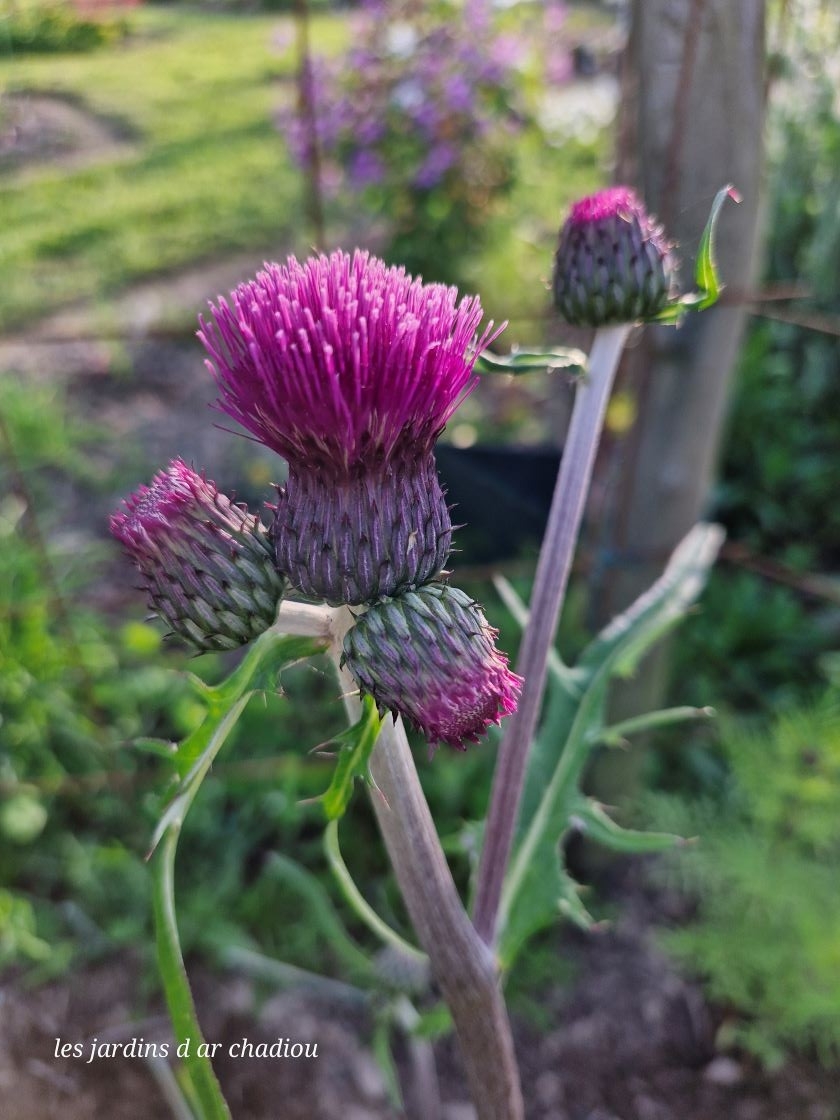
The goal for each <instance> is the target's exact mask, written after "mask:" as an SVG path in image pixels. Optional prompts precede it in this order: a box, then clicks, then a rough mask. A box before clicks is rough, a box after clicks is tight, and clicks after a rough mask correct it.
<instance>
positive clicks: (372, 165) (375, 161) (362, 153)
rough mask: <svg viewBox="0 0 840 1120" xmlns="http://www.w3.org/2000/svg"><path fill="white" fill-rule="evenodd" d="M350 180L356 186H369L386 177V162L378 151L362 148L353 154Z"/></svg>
mask: <svg viewBox="0 0 840 1120" xmlns="http://www.w3.org/2000/svg"><path fill="white" fill-rule="evenodd" d="M349 174H350V181H351V183H352V184H353V186H355V187H369V186H373V185H375V184H376V183H381V182H382V181H383V179H384V178H385V174H386V170H385V164H384V163H383V162H382V159H381V157H380V156H378V155H377V154H376V152H371V151H370V150H369V149H367V148H361V149H360V150H359V151H358V152H355V153H354V154H353V157H352V159H351V160H350V167H349Z"/></svg>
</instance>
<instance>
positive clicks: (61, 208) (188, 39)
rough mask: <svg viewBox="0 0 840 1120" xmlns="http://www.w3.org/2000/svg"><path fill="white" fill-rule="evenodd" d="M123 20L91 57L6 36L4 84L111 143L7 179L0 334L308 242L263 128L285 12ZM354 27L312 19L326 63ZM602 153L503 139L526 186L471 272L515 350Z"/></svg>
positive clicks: (0, 183)
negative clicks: (118, 36)
mask: <svg viewBox="0 0 840 1120" xmlns="http://www.w3.org/2000/svg"><path fill="white" fill-rule="evenodd" d="M130 19H131V34H130V36H129V37H128V38H127V39H126V40H124V41H122V42H120V43H117V44H115V45H113V46H110V47H107V48H103V49H100V50H98V51H94V52H91V53H88V54H75V55H49V56H45V55H41V56H36V55H32V56H23V55H21V56H10V55H9V54H8V52H7V53H6V54H5V55H3V47H2V41H0V90H6V91H9V92H21V93H26V92H31V93H54V94H58V95H63V96H67V97H70V98H72V99H73V100H74V103H76V104H79V105H81V106H82V107H84V108H85V109H87V110H88V111H90V112H92V113H94V114H96V115H97V116H98V118H99V119H100V120H103V121H105V122H108V123H109V126H110V127H111V128H112V129H113V131H114V133H115V136H116V137H117V139H118V142H117V143H115V145H114V147H113V149H112V150H108V151H106V152H103V153H99V154H98V155H97V157H96V159H95V161H92V162H90V163H89V164H88V165H87V166H83V167H76V168H73V167H72V166H70V167H66V166H62V165H61V164H60V163H52V164H40V165H31V166H29V167H24V168H20V169H18V170H15V171H7V172H6V173H5V174H0V262H1V263H2V275H3V283H2V284H0V331H9V330H12V329H14V328H15V327H18V326H21V325H23V324H25V323H27V322H30V321H32V320H33V319H36V318H38V317H41V316H44V315H46V314H48V313H50V312H52V311H54V310H56V309H58V308H60V307H62V306H64V305H67V304H69V303H73V302H76V301H84V300H96V301H99V302H101V301H107V300H108V299H109V298H111V297H113V296H114V295H116V294H118V293H119V291H120V290H121V289H124V288H125V287H126V286H127V285H129V284H131V283H134V282H137V281H140V280H143V279H146V278H149V277H152V276H155V275H160V274H165V273H167V272H172V271H175V270H178V269H180V268H184V267H187V266H189V265H193V264H196V263H198V262H201V261H203V260H211V259H214V258H219V257H221V256H223V255H224V254H229V253H235V252H243V251H248V250H253V251H254V252H255V253H256V254H259V253H260V252H262V251H265V252H266V253H267V254H268V253H278V252H280V251H282V250H283V249H288V250H289V251H305V250H306V249H307V248H308V246H309V244H310V243H311V241H312V232H311V230H310V229H308V227H307V223H306V220H305V215H304V207H303V196H304V188H303V185H302V183H301V178H300V173H299V172H298V171H297V169H295V168H294V167H293V166H292V165H291V163H290V160H289V156H288V154H287V152H286V148H285V144H284V141H283V139H282V137H281V136H280V134H279V133H278V131H277V130H276V128H275V125H274V116H275V113H276V110H277V107H278V105H279V104H280V102H281V101H282V100H283V99H284V98H288V97H290V96H293V89H292V85H291V81H292V75H293V70H294V66H295V60H294V50H293V41H294V35H293V25H292V22H291V20H290V18H289V17H288V16H282V15H272V14H262V15H253V14H251V15H242V14H230V13H227V14H225V13H213V12H208V11H198V10H191V9H189V8H185V7H183V6H181V5H179V6H178V7H177V8H172V9H160V8H151V7H150V8H142V9H137V10H135V11H133V12H132V13H131V17H130ZM347 34H348V31H347V24H346V19H345V17H344V16H343V15H341V14H338V15H333V16H317V17H316V18H315V20H314V23H313V32H312V40H313V45H314V48H315V49H316V50H317V51H319V52H330V51H334V50H336V49H338V48H339V47H340V46H341V45H342V43H343V42H345V41H346V37H347ZM283 43H285V45H282V44H283ZM604 151H605V138H604V137H603V136H602V137H601V138H599V139H598V140H597V141H596V142H594V143H593V144H591V145H584V144H581V143H579V142H577V141H573V142H570V143H569V144H567V145H564V146H563V147H562V148H556V147H550V146H547V145H545V144H542V143H541V142H540V141H538V139H537V138H536V137H535V136H534V135H532V134H526V135H525V136H524V137H521V138H518V139H516V140H515V141H514V140H512V141H511V159H514V160H516V161H517V162H518V163H519V165H520V169H521V175H520V178H519V181H518V183H517V185H516V187H515V190H514V192H513V195H512V197H511V198H510V199H509V200H508V203H507V204H506V206H505V210H504V214H503V215H498V216H496V217H495V218H491V219H490V220H491V221H492V223H493V227H494V231H495V232H494V236H493V237H492V238H491V239H490V242H489V245H488V247H487V248H486V249H484V250H483V251H482V252H481V253H480V254H477V255H476V257H475V259H474V260H473V261H472V262H470V263H469V265H468V266H467V279H468V280H469V282H470V284H471V286H473V287H474V288H475V289H476V290H478V291H480V292H481V293H482V295H483V297H484V302H485V306H487V307H488V309H489V310H490V311H491V313H492V314H494V315H495V316H496V317H497V318H509V319H513V320H514V323H513V324H512V327H513V330H512V331H511V332H509V335H508V337H509V338H510V339H511V340H513V338H514V336H515V335H516V336H518V334H520V333H522V332H523V331H524V332H525V333H526V334H528V333H530V335H531V336H532V338H533V336H534V324H533V322H532V321H531V320H528V319H526V318H523V320H522V322H521V331H520V330H519V326H520V324H517V323H516V319H517V312H518V309H519V307H520V305H522V306H524V308H525V312H527V311H528V310H533V309H534V308H535V307H536V308H539V307H540V302H541V298H542V287H541V285H542V281H543V280H544V278H545V277H546V276H547V275H548V272H549V270H550V262H551V252H552V246H553V241H554V238H555V236H556V230H557V227H558V225H559V222H560V218H561V215H562V212H563V209H564V207H565V206H566V204H567V203H568V202H569V201H570V200H571V199H572V198H574V197H575V196H576V195H579V194H581V193H585V192H586V191H588V190H590V189H593V188H594V187H595V186H597V185H598V184H599V183H600V182H601V181H602V179H603V178H604V175H605V172H604V170H603V166H602V164H603V156H604ZM329 234H331V235H332V236H333V237H335V236H336V231H335V229H331V230H330V231H328V236H329ZM514 278H515V279H514ZM523 314H524V313H523Z"/></svg>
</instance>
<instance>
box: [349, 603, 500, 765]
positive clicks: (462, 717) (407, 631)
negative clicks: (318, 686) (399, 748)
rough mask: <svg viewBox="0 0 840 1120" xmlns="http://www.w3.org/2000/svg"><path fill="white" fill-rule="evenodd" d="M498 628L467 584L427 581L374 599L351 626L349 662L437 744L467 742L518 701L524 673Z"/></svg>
mask: <svg viewBox="0 0 840 1120" xmlns="http://www.w3.org/2000/svg"><path fill="white" fill-rule="evenodd" d="M497 633H498V632H497V631H496V630H494V629H493V628H492V627H491V626H490V625H489V624H488V622H487V620H486V619H485V617H484V615H483V614H482V612H481V609H480V608H479V606H478V605H477V604H476V603H474V602H473V601H472V600H471V599H470V598H469V596H468V595H466V594H465V593H464V592H463V591H460V590H459V589H458V588H456V587H450V586H448V585H447V584H442V583H428V584H426V585H425V586H424V587H420V588H418V589H417V590H416V591H411V592H408V593H407V594H405V595H400V596H397V597H396V598H393V599H386V600H382V601H380V602H378V603H375V604H374V605H373V606H371V607H370V608H369V609H368V610H367V611H366V612H365V614H363V615H362V616H361V618H359V620H358V621H357V622H356V625H355V626H353V627H352V629H350V630H349V631H348V633H347V635H346V637H345V639H344V650H343V658H342V663H343V664H344V665H346V666H347V668H348V669H349V670H350V672H351V673H352V675H353V677H354V678H355V680H356V681H357V682H358V684H359V687H360V688H361V690H362V693H369V694H370V695H371V696H372V697H373V698H374V700H375V701H376V703H377V705H378V706H379V708H380V710H383V711H386V710H387V711H391V712H393V713H394V714H395V715H401V716H403V717H404V718H405V719H407V720H408V721H409V722H410V723H411V724H412V725H413V726H414V727H416V728H417V730H418V731H420V732H422V733H423V734H424V735H425V736H426V738H427V739H428V741H429V743H430V744H432V745H433V746H434V745H435V744H437V743H448V744H449V746H451V747H456V748H457V749H459V750H464V749H466V744H467V743H475V742H478V740H479V738H480V737H481V736H482V735H483V734H484V732H485V731H486V730H487V728H488V727H489V726H490V725H491V724H493V723H499V722H501V720H502V718H503V717H504V716H506V715H509V714H510V713H511V712H513V711H515V709H516V702H517V698H518V695H519V689H520V687H521V684H522V680H521V678H520V677H518V676H516V674H514V673H512V672H511V671H510V669H509V668H508V661H507V657H506V656H505V654H503V653H501V652H500V651H499V650H497V649H496V645H495V639H496V636H497Z"/></svg>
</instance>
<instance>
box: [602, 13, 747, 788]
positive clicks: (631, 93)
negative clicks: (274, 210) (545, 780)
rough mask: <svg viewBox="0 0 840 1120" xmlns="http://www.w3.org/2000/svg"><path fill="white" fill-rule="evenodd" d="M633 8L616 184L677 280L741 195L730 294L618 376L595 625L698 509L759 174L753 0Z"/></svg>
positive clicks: (723, 257) (644, 341) (649, 684)
mask: <svg viewBox="0 0 840 1120" xmlns="http://www.w3.org/2000/svg"><path fill="white" fill-rule="evenodd" d="M632 16H633V19H632V29H631V33H630V42H629V45H628V49H627V53H626V58H625V65H624V72H623V76H622V78H623V97H622V110H621V120H620V127H619V137H620V139H619V159H618V179H619V181H621V182H629V183H631V184H633V185H635V186H636V187H637V188H638V189H639V191H640V193H641V195H642V197H643V198H644V200H645V202H646V204H647V206H648V209H649V210H650V211H652V212H653V213H655V214H657V215H658V216H659V217H660V219H661V220H662V221H663V223H664V224H665V227H666V230H667V232H668V234H669V236H670V237H671V238H673V239H674V240H675V241H676V242H677V245H678V252H679V255H680V257H681V260H682V262H683V268H682V274H683V275H682V280H683V287H684V289H687V288H689V287H690V286H691V281H692V276H693V270H694V251H695V250H696V247H697V244H698V240H699V237H700V234H701V232H702V229H703V226H704V223H705V221H706V218H707V216H708V212H709V207H710V204H711V201H712V199H713V197H714V195H715V193H716V191H717V190H719V188H720V187H722V186H724V185H725V184H726V183H733V184H734V185H735V186H736V188H737V189H738V191H739V192H740V194H741V196H742V198H743V201H742V203H741V205H740V206H733V205H729V206H726V207H724V210H723V212H722V213H721V218H720V223H719V227H718V234H717V239H716V245H717V260H718V264H719V268H720V273H721V276H722V278H723V280H724V282H725V284H726V287H727V290H728V293H729V295H730V302H727V297H726V294H724V297H723V300H722V302H721V304H719V305H718V306H717V307H715V308H714V309H712V310H711V311H707V312H705V313H703V314H701V315H696V316H692V317H690V318H689V319H688V320H687V321H686V323H685V324H684V326H683V327H681V328H680V329H679V330H674V329H673V328H666V327H646V328H645V329H644V331H643V333H642V334H641V337H640V338H639V339H638V341H637V344H636V345H635V346H631V348H630V349H629V350H628V351H627V353H626V356H625V361H624V363H623V366H622V371H621V374H620V381H619V385H620V387H622V388H624V389H625V390H629V391H630V392H631V393H632V394H633V396H634V397H635V399H636V404H637V409H638V414H637V417H636V421H635V425H634V427H633V428H632V430H631V431H630V432H629V433H628V436H627V438H625V439H624V440H620V441H616V442H615V443H614V444H613V445H612V447H611V451H610V456H611V457H612V461H610V462H604V463H602V468H603V472H604V473H603V475H602V477H604V478H610V479H617V480H618V481H617V482H616V483H613V486H612V489H611V492H610V495H609V498H608V499H607V502H606V509H605V510H603V512H602V515H601V523H600V524H599V525H598V526H597V527H596V528H595V529H594V531H593V533H592V543H593V546H594V547H595V549H596V561H595V579H594V583H593V592H594V593H593V614H594V616H595V618H594V621H595V622H598V623H602V622H604V621H606V620H607V619H608V618H610V617H612V615H614V614H615V613H616V612H618V611H619V610H621V609H622V608H623V607H625V606H626V605H627V604H628V603H630V602H631V601H632V600H633V599H634V598H635V597H636V596H637V595H638V594H639V593H640V592H641V591H643V590H644V588H646V587H648V586H649V585H650V584H651V583H653V582H654V580H655V579H656V578H657V576H658V575H659V574H660V572H661V570H662V567H663V565H664V563H665V561H666V559H667V557H668V555H669V554H670V553H671V551H672V550H673V548H674V546H675V545H676V543H677V541H679V540H680V539H681V538H682V537H683V536H684V535H685V533H686V532H687V531H688V530H689V529H690V528H691V526H692V525H693V524H695V522H696V521H698V520H699V519H700V517H701V516H702V515H703V514H704V513H705V511H706V506H707V503H708V500H709V494H710V489H711V486H712V482H713V478H714V470H715V466H716V461H717V455H718V450H719V445H720V439H721V434H722V429H723V425H724V422H725V417H726V405H727V400H728V395H729V388H730V385H731V381H732V375H733V372H734V367H735V361H736V357H737V353H738V347H739V344H740V341H741V337H742V333H743V328H744V322H745V317H746V312H745V309H744V307H743V305H742V304H739V303H738V302H737V295H738V293H739V292H744V291H745V290H747V289H748V288H749V287H750V285H751V284H752V282H753V279H754V276H755V272H756V256H757V254H756V244H757V230H758V225H759V221H758V219H759V213H760V206H761V179H762V171H763V157H762V152H763V129H764V106H765V74H764V67H765V18H764V17H765V5H764V2H763V0H738V3H732V2H731V0H633V8H632ZM616 456H617V457H618V458H617V459H616V458H615V457H616ZM664 669H665V664H664V659H663V658H662V656H661V655H660V657H659V658H657V657H656V656H654V658H653V659H651V661H649V663H648V665H647V667H646V669H644V670H643V671H642V672H641V673H640V674H639V676H638V677H637V678H636V679H635V680H634V681H632V682H629V684H628V685H626V686H623V687H622V688H621V689H619V690H617V696H616V698H615V705H616V708H617V710H618V711H619V712H620V713H621V714H622V715H628V714H631V713H632V712H634V711H641V710H645V709H647V708H650V707H652V706H656V705H657V704H658V703H659V702H660V701H661V698H662V689H663V686H664V682H665V676H664ZM687 699H688V700H690V699H691V697H690V694H689V696H688V697H687ZM636 765H637V762H636V760H634V758H633V755H632V752H631V753H630V754H629V755H628V756H626V759H625V763H624V765H623V766H622V765H621V764H620V763H619V765H618V769H619V770H621V771H622V772H621V773H616V772H615V768H614V767H613V765H612V763H611V765H610V766H609V767H608V768H607V777H608V779H609V780H608V781H607V785H608V786H610V787H612V789H610V788H607V789H604V787H603V785H601V786H600V787H599V792H601V793H602V795H606V796H609V795H610V794H614V795H615V796H618V795H619V794H620V793H621V792H622V791H624V792H625V793H626V792H628V789H627V785H628V781H629V784H630V785H631V786H632V784H633V780H632V771H633V769H634V768H635V767H636ZM628 767H629V770H630V772H625V771H626V770H627V768H628Z"/></svg>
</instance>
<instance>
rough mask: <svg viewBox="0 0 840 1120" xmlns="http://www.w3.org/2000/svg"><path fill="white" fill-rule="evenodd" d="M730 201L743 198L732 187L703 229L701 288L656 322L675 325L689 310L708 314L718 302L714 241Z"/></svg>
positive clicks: (698, 273)
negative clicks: (722, 211)
mask: <svg viewBox="0 0 840 1120" xmlns="http://www.w3.org/2000/svg"><path fill="white" fill-rule="evenodd" d="M727 198H731V199H732V201H733V202H740V201H741V196H740V195H739V194H738V192H737V191H736V190H735V188H734V187H733V186H731V185H728V186H725V187H723V188H722V189H721V190H719V191H718V193H717V194H716V195H715V198H714V202H713V203H712V209H711V211H710V213H709V220H708V221H707V222H706V228H705V229H704V230H703V235H702V237H701V238H700V244H699V246H698V249H697V264H696V267H695V270H694V283H695V284H696V285H697V291H695V292H688V293H687V294H686V295H684V296H681V297H680V298H679V299H676V300H674V301H673V303H670V304H669V305H668V306H667V307H666V308H665V309H664V310H663V311H661V312H660V313H659V315H657V316H656V318H655V322H658V323H664V324H666V325H667V324H673V323H676V322H679V320H680V319H681V318H682V317H683V315H684V314H685V312H686V311H705V310H706V308H708V307H711V306H712V305H713V304H715V303H717V301H718V298H719V296H720V293H721V288H722V285H721V283H720V280H719V277H718V271H717V264H716V262H715V256H714V244H713V239H714V233H715V227H716V225H717V220H718V215H719V214H720V211H721V208H722V206H723V204H724V202H725V201H726V200H727Z"/></svg>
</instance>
